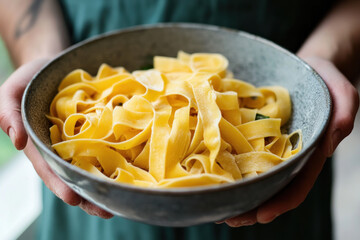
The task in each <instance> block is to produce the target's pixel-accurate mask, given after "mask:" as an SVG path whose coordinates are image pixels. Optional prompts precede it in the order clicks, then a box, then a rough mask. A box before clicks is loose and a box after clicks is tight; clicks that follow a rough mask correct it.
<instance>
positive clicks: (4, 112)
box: [0, 59, 47, 150]
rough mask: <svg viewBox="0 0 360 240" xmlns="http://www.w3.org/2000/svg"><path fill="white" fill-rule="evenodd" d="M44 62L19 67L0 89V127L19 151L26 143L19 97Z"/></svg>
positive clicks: (39, 61) (40, 60) (41, 60)
mask: <svg viewBox="0 0 360 240" xmlns="http://www.w3.org/2000/svg"><path fill="white" fill-rule="evenodd" d="M46 61H47V60H44V59H39V60H36V61H33V62H31V63H29V64H26V65H24V66H22V67H20V68H19V69H18V70H16V71H15V72H14V73H13V74H12V75H11V76H10V77H9V78H8V80H7V81H6V82H5V83H4V84H3V85H2V86H1V87H0V126H1V128H2V129H3V131H4V132H5V133H7V134H8V135H9V137H10V138H11V141H12V142H13V144H14V145H15V147H16V148H17V149H19V150H21V149H23V148H24V147H25V146H26V141H27V134H26V131H25V129H24V126H23V123H22V119H21V97H22V95H23V92H24V90H25V88H26V85H27V84H28V82H29V81H30V80H31V78H32V77H33V75H34V74H35V73H36V72H37V71H38V70H39V69H40V68H41V66H43V65H44V64H45V63H46Z"/></svg>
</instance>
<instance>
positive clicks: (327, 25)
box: [298, 0, 360, 80]
mask: <svg viewBox="0 0 360 240" xmlns="http://www.w3.org/2000/svg"><path fill="white" fill-rule="evenodd" d="M298 54H299V56H300V57H320V58H323V59H327V60H330V61H331V62H333V63H334V64H335V65H336V66H337V67H338V68H339V69H340V71H341V72H342V73H343V74H344V75H346V76H347V77H348V78H349V79H351V80H352V79H354V78H355V77H357V75H358V74H359V64H360V1H358V0H344V1H341V2H340V3H339V4H338V5H337V6H336V7H335V8H334V9H333V11H331V12H330V13H329V15H328V16H327V17H326V18H325V19H324V20H323V22H322V23H321V24H320V25H319V26H318V27H317V28H316V29H315V31H314V32H313V33H312V34H311V36H310V37H309V38H308V39H307V41H306V42H305V43H304V45H303V46H302V47H301V49H300V51H299V52H298Z"/></svg>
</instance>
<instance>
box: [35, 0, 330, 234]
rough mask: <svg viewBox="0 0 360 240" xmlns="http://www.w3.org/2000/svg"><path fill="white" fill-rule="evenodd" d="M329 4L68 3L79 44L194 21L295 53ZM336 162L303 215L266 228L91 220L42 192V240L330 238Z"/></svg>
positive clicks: (294, 0) (325, 0) (324, 0)
mask: <svg viewBox="0 0 360 240" xmlns="http://www.w3.org/2000/svg"><path fill="white" fill-rule="evenodd" d="M332 2H333V1H330V0H277V1H274V0H106V1H103V0H92V1H91V0H77V1H74V0H63V1H61V4H62V7H63V10H64V15H65V17H66V20H67V23H68V27H69V30H70V33H71V36H72V40H73V42H74V43H76V42H78V41H81V40H84V39H86V38H89V37H92V36H95V35H98V34H100V33H104V32H108V31H112V30H116V29H121V28H125V27H130V26H134V25H139V24H151V23H158V22H195V23H208V24H214V25H219V26H226V27H230V28H235V29H239V30H243V31H247V32H250V33H253V34H257V35H260V36H262V37H265V38H267V39H270V40H272V41H274V42H276V43H277V44H280V45H282V46H283V47H285V48H288V49H289V50H291V51H294V52H295V51H296V50H297V49H298V48H299V47H300V45H301V43H302V42H303V41H304V40H305V39H306V37H307V36H308V35H309V33H310V32H311V31H312V30H313V28H314V27H315V26H316V25H317V23H318V22H319V21H320V20H321V19H322V18H323V17H324V15H325V14H326V12H327V11H328V10H329V9H330V8H331V4H332ZM331 181H332V172H331V161H328V162H327V163H326V164H325V167H324V170H323V171H322V173H321V175H320V176H319V178H318V180H317V183H316V184H315V186H314V188H313V189H312V190H311V192H310V194H309V196H308V197H307V199H306V200H305V202H304V203H303V204H301V205H300V207H298V208H297V209H295V210H293V211H290V212H288V213H286V214H283V215H282V216H280V217H279V218H277V219H276V220H275V221H274V222H272V223H270V224H266V225H261V224H256V225H254V226H251V227H242V228H230V227H228V226H227V225H226V224H220V225H216V224H214V223H209V224H204V225H199V226H193V227H188V228H166V227H158V226H152V225H146V224H142V223H138V222H134V221H131V220H127V219H123V218H120V217H114V218H112V219H110V220H104V219H100V218H98V217H94V216H90V215H87V214H86V213H85V212H83V211H82V210H81V209H80V208H78V207H71V206H68V205H66V204H65V203H63V202H62V201H61V200H59V199H58V198H57V197H56V196H55V195H54V194H53V193H51V192H50V191H49V190H48V189H47V188H46V187H44V191H43V192H44V194H43V212H42V214H41V217H40V221H39V226H38V230H39V231H38V239H44V240H48V239H54V240H56V239H69V240H72V239H87V240H95V239H106V240H108V239H109V240H113V239H114V240H115V239H126V240H132V239H134V240H159V239H166V240H177V239H189V240H199V239H206V240H212V239H222V240H227V239H242V240H248V239H255V240H256V239H295V240H296V239H299V240H303V239H307V240H309V239H316V240H321V239H324V240H330V239H332V224H331V213H330V198H331V183H332V182H331Z"/></svg>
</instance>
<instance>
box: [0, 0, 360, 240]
mask: <svg viewBox="0 0 360 240" xmlns="http://www.w3.org/2000/svg"><path fill="white" fill-rule="evenodd" d="M157 22H197V23H208V24H215V25H220V26H227V27H231V28H235V29H240V30H244V31H247V32H250V33H253V34H256V35H260V36H262V37H265V38H267V39H270V40H272V41H274V42H276V43H277V44H280V45H281V46H283V47H285V48H287V49H289V50H290V51H292V52H294V53H297V54H298V56H299V57H301V58H302V59H303V60H305V61H306V62H307V63H308V64H310V65H311V66H312V67H313V68H314V69H315V70H316V71H317V72H318V73H319V74H320V75H321V76H322V78H323V79H324V80H325V82H326V84H327V86H328V88H329V90H330V94H331V97H332V102H333V106H332V115H331V120H330V123H329V126H328V128H327V131H326V133H325V135H324V136H323V138H322V139H321V141H320V143H319V146H318V148H317V149H316V151H315V152H314V154H313V155H312V157H311V159H310V160H309V162H308V163H307V164H306V165H305V167H304V169H303V170H302V171H301V172H300V173H299V175H298V176H297V177H296V178H295V179H294V180H293V181H292V182H291V183H290V184H289V185H288V186H287V187H286V188H285V189H283V190H282V191H281V192H280V193H278V194H277V195H276V196H274V197H273V198H272V199H270V200H268V201H267V202H265V203H264V204H262V205H261V206H260V207H258V208H257V209H255V210H253V211H250V212H248V213H245V214H242V215H240V216H236V217H233V218H231V219H227V220H225V224H214V223H209V224H204V225H200V226H193V227H188V228H166V227H158V226H152V225H146V224H142V223H137V222H133V221H130V220H126V219H123V218H120V217H113V216H112V215H111V214H109V213H107V212H106V211H104V210H102V209H100V208H98V207H97V206H95V205H93V204H91V203H89V202H88V201H86V200H85V199H83V198H81V197H80V196H78V195H77V194H76V193H75V192H73V191H72V190H71V189H70V188H69V187H67V186H66V185H65V184H64V183H63V182H62V181H61V180H60V179H59V178H58V177H57V176H56V175H55V174H54V173H53V172H52V171H51V169H50V168H49V166H48V165H47V163H46V162H45V161H44V160H43V159H42V157H41V156H40V154H39V152H38V151H37V150H36V148H35V147H34V145H33V143H32V142H31V140H30V139H29V138H28V136H27V134H26V132H25V129H24V126H23V123H22V120H21V115H20V101H21V97H22V94H23V91H24V88H25V87H26V85H27V84H28V82H29V81H30V79H31V78H32V76H33V75H34V74H35V73H36V72H37V71H38V70H39V69H40V68H41V67H42V66H43V65H44V64H45V63H47V62H48V61H49V60H50V59H51V58H53V57H54V56H55V55H56V54H58V53H59V52H60V51H61V50H63V49H64V48H66V47H67V46H69V45H70V44H73V43H75V42H78V41H81V40H83V39H86V38H88V37H91V36H94V35H97V34H100V33H103V32H107V31H110V30H115V29H120V28H125V27H128V26H133V25H138V24H145V23H157ZM0 33H1V36H2V37H3V39H4V41H5V43H6V45H7V48H8V49H9V52H10V55H11V57H12V60H13V62H14V64H15V66H16V67H18V68H17V70H16V71H15V72H14V73H13V74H12V75H11V76H10V77H9V78H8V79H7V81H6V82H5V83H4V84H3V85H2V86H1V88H0V125H1V128H2V129H3V131H4V132H6V133H7V134H8V135H9V137H10V138H11V140H12V142H13V144H14V145H15V146H16V148H17V149H19V150H21V149H23V150H24V152H25V154H26V155H27V157H28V158H29V159H30V161H31V162H32V164H33V166H34V168H35V170H36V171H37V173H38V175H39V176H40V177H41V178H42V180H43V181H44V183H45V185H46V187H44V197H43V209H44V210H43V213H42V216H41V219H40V222H41V224H40V226H39V235H38V238H39V239H99V238H102V239H265V238H267V239H331V237H332V235H331V218H330V194H331V161H326V158H327V157H329V156H331V155H332V154H333V152H334V150H335V149H336V147H337V145H338V144H339V143H340V142H341V140H342V139H343V138H344V137H346V136H347V135H348V134H349V133H350V132H351V130H352V127H353V123H354V118H355V115H356V112H357V109H358V105H359V96H358V93H357V91H356V89H355V88H354V86H353V85H352V82H353V79H355V76H357V74H358V70H359V68H358V66H356V65H357V64H358V63H359V60H360V1H356V0H342V1H335V0H332V1H327V0H311V1H310V0H309V1H305V0H293V1H285V0H279V1H265V0H256V1H250V0H238V1H235V0H222V1H220V0H211V1H203V0H184V1H176V0H148V1H141V0H132V1H126V0H109V1H101V0H93V1H86V0H79V1H70V0H62V1H60V2H58V1H55V0H47V1H43V0H31V1H30V0H23V1H5V0H0ZM320 172H321V173H320ZM318 176H319V179H318V180H317V181H316V179H317V178H318ZM315 181H316V183H315ZM314 183H315V185H314ZM49 190H50V191H49ZM310 191H311V193H310V194H309V192H310ZM305 198H306V200H305ZM60 199H61V200H62V201H61V200H60ZM301 203H302V204H301ZM300 204H301V205H300ZM70 205H71V206H78V207H71V206H70ZM293 209H294V210H293ZM290 210H292V211H290ZM91 215H95V216H91ZM280 215H281V216H280ZM112 217H113V218H112ZM103 218H104V219H103ZM107 218H112V219H110V220H105V219H107ZM256 223H258V224H256ZM250 225H252V226H250ZM240 226H248V227H242V228H239V227H240ZM231 227H233V228H231Z"/></svg>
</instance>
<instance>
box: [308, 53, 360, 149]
mask: <svg viewBox="0 0 360 240" xmlns="http://www.w3.org/2000/svg"><path fill="white" fill-rule="evenodd" d="M305 61H306V62H308V63H309V64H310V65H311V66H312V67H313V68H314V69H315V70H316V71H317V72H318V73H319V74H320V76H321V77H322V78H323V79H324V81H325V83H326V85H327V87H328V89H329V92H330V95H331V98H332V104H333V108H332V115H331V120H330V122H329V126H328V130H327V131H326V133H325V138H324V139H325V142H324V144H323V145H322V148H323V151H324V152H325V153H326V155H327V156H331V155H332V154H333V152H334V150H335V149H336V147H337V146H338V144H339V143H340V142H341V141H342V139H344V138H345V137H346V136H347V135H349V134H350V132H351V131H352V129H353V125H354V121H355V116H356V112H357V110H358V108H359V94H358V92H357V90H356V89H355V87H354V86H353V85H352V84H351V83H350V82H349V81H348V80H347V79H346V77H345V76H344V75H343V74H342V73H341V72H340V71H339V70H338V69H337V68H336V67H335V66H334V65H333V64H332V63H330V62H328V61H325V60H323V59H319V58H307V59H305Z"/></svg>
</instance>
